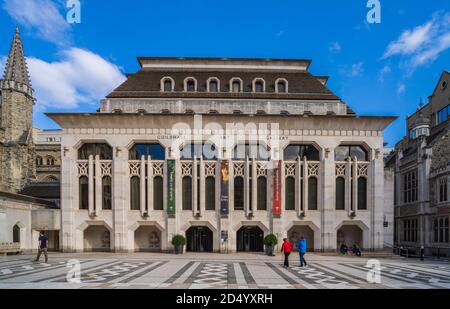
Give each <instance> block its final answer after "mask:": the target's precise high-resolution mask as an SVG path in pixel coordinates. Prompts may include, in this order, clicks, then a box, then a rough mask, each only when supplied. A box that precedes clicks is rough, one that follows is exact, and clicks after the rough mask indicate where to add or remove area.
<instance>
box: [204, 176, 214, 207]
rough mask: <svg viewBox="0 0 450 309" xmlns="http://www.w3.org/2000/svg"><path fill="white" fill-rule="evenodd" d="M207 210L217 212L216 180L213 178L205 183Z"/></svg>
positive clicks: (208, 178)
mask: <svg viewBox="0 0 450 309" xmlns="http://www.w3.org/2000/svg"><path fill="white" fill-rule="evenodd" d="M205 209H206V210H216V179H215V178H214V177H212V176H209V177H207V178H206V181H205Z"/></svg>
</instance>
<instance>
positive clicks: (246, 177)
mask: <svg viewBox="0 0 450 309" xmlns="http://www.w3.org/2000/svg"><path fill="white" fill-rule="evenodd" d="M244 174H245V175H244V198H245V201H244V209H245V215H246V216H247V217H248V216H250V213H251V208H252V207H251V205H250V194H251V188H250V161H249V159H248V157H247V158H246V159H245V172H244Z"/></svg>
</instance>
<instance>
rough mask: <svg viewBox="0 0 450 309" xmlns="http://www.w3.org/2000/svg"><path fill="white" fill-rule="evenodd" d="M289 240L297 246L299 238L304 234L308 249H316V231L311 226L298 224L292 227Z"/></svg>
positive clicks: (311, 250) (309, 250) (310, 250)
mask: <svg viewBox="0 0 450 309" xmlns="http://www.w3.org/2000/svg"><path fill="white" fill-rule="evenodd" d="M287 235H288V240H289V241H290V242H292V243H294V245H295V246H297V243H298V241H299V239H300V238H301V237H302V236H303V238H304V239H306V250H308V252H313V251H314V231H313V230H312V229H311V228H310V227H309V226H303V225H297V226H294V227H293V228H291V229H290V230H289V231H288V233H287Z"/></svg>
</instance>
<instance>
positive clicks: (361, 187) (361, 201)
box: [358, 177, 367, 210]
mask: <svg viewBox="0 0 450 309" xmlns="http://www.w3.org/2000/svg"><path fill="white" fill-rule="evenodd" d="M358 209H361V210H365V209H367V180H366V178H364V177H360V178H358Z"/></svg>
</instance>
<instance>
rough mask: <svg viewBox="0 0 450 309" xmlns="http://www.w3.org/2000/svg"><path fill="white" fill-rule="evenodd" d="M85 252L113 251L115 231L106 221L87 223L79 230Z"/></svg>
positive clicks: (79, 227)
mask: <svg viewBox="0 0 450 309" xmlns="http://www.w3.org/2000/svg"><path fill="white" fill-rule="evenodd" d="M77 230H78V232H79V233H80V234H81V236H82V243H83V250H84V251H85V252H110V251H113V247H114V242H113V230H112V228H111V227H110V226H109V225H108V224H107V223H106V222H104V221H86V222H83V223H82V224H80V225H79V226H78V228H77Z"/></svg>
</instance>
